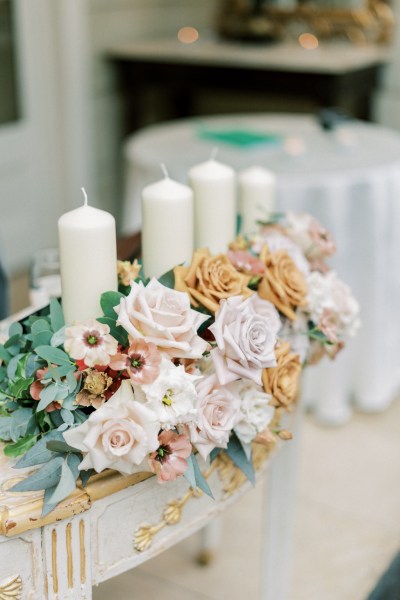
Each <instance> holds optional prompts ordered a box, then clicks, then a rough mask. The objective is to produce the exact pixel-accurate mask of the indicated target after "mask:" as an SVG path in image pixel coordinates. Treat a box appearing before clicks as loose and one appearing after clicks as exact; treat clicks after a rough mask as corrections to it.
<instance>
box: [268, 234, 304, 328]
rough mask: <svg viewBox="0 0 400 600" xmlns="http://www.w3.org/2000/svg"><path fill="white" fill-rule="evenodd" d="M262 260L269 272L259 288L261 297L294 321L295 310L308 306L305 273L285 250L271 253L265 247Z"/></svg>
mask: <svg viewBox="0 0 400 600" xmlns="http://www.w3.org/2000/svg"><path fill="white" fill-rule="evenodd" d="M260 259H261V260H262V262H263V263H264V264H265V266H266V267H267V272H266V274H265V277H263V278H262V280H261V281H260V284H259V286H258V290H257V291H258V293H259V295H260V296H261V298H264V300H269V301H270V302H272V304H274V305H275V306H276V308H277V309H278V310H279V311H280V312H281V313H282V314H284V315H285V316H286V317H287V318H288V319H290V320H291V321H294V319H295V318H296V313H295V312H294V309H295V308H296V307H297V306H305V304H306V296H307V283H306V280H305V278H304V275H303V273H302V272H301V271H300V270H299V269H298V268H297V267H296V265H295V263H294V261H293V259H292V258H290V256H289V255H288V253H287V252H285V251H284V250H278V251H277V252H270V250H269V248H268V246H264V247H263V248H262V250H261V254H260Z"/></svg>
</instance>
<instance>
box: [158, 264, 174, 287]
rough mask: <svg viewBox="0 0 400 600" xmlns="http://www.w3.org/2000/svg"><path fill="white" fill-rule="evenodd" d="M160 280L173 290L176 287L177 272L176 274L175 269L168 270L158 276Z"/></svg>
mask: <svg viewBox="0 0 400 600" xmlns="http://www.w3.org/2000/svg"><path fill="white" fill-rule="evenodd" d="M158 281H159V282H160V283H161V284H162V285H165V287H167V288H171V289H172V290H173V289H174V288H175V274H174V270H173V269H171V270H170V271H167V272H166V273H164V274H163V275H161V277H159V278H158Z"/></svg>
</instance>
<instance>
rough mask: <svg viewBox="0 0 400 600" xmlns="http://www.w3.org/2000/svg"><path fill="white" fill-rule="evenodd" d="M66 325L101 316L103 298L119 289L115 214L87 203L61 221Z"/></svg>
mask: <svg viewBox="0 0 400 600" xmlns="http://www.w3.org/2000/svg"><path fill="white" fill-rule="evenodd" d="M58 234H59V241H60V270H61V288H62V306H63V311H64V317H65V322H66V323H67V324H72V323H73V322H74V321H85V320H86V319H95V318H96V317H100V316H101V315H102V310H101V308H100V296H101V294H102V293H103V292H108V291H111V290H117V289H118V281H117V243H116V234H115V219H114V217H113V216H112V215H110V214H109V213H107V212H105V211H104V210H99V209H97V208H94V207H93V206H88V205H87V198H86V194H85V204H84V206H81V207H80V208H77V209H75V210H71V211H70V212H68V213H65V214H64V215H62V217H60V219H59V221H58Z"/></svg>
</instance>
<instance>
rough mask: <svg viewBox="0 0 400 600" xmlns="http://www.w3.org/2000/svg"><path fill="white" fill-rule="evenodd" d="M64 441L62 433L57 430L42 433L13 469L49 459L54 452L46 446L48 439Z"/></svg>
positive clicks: (32, 465) (30, 465)
mask: <svg viewBox="0 0 400 600" xmlns="http://www.w3.org/2000/svg"><path fill="white" fill-rule="evenodd" d="M56 440H58V441H64V438H63V436H62V433H61V432H59V431H50V432H49V433H47V434H46V435H44V436H43V437H42V438H41V439H40V440H39V441H38V442H36V444H35V445H34V446H33V447H32V448H30V449H29V450H28V452H26V454H25V455H24V456H23V457H22V458H21V459H20V460H19V461H18V462H17V464H16V465H15V466H14V468H15V469H25V468H26V467H34V466H35V465H41V464H43V463H46V462H48V461H49V460H51V459H52V458H53V457H54V456H55V454H54V452H53V451H51V450H49V449H48V448H47V444H48V443H49V442H50V441H56Z"/></svg>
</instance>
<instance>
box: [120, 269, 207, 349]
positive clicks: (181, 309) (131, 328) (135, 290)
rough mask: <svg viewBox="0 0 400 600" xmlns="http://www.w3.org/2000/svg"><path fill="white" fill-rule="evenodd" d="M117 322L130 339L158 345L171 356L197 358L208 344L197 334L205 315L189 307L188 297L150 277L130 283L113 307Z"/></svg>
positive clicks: (205, 317)
mask: <svg viewBox="0 0 400 600" xmlns="http://www.w3.org/2000/svg"><path fill="white" fill-rule="evenodd" d="M115 310H116V312H117V314H118V321H117V322H118V324H119V325H121V326H122V327H123V328H124V329H125V330H126V331H127V332H128V334H129V336H130V338H131V339H138V338H142V339H145V340H146V342H149V343H153V344H155V345H156V346H158V349H159V350H160V351H161V352H164V353H167V354H168V355H170V356H171V357H173V358H201V356H202V354H203V353H204V352H205V351H206V349H207V347H208V344H207V342H205V341H204V340H203V339H202V338H201V337H199V336H198V335H197V330H198V328H199V327H200V325H201V324H202V323H204V321H206V320H207V318H208V317H207V315H202V314H200V313H199V312H197V311H195V310H193V309H192V308H191V307H190V300H189V296H188V295H187V294H185V293H183V292H177V291H176V290H171V289H170V288H167V287H165V286H164V285H162V284H161V283H160V282H159V281H157V279H154V278H153V279H152V280H151V281H150V283H149V284H148V285H147V286H146V287H144V285H143V283H142V282H140V283H132V289H131V291H130V293H129V295H128V296H127V297H126V298H121V302H120V304H119V306H116V307H115Z"/></svg>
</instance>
